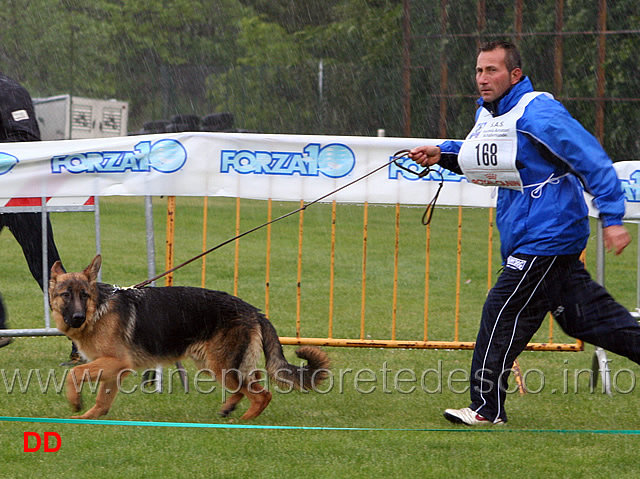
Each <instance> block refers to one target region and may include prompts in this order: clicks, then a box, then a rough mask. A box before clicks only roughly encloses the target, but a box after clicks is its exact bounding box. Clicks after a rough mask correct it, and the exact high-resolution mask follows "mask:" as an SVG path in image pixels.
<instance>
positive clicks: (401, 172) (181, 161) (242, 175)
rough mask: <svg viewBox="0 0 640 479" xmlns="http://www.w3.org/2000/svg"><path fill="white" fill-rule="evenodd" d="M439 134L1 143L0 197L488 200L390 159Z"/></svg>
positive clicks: (628, 176)
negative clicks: (419, 135)
mask: <svg viewBox="0 0 640 479" xmlns="http://www.w3.org/2000/svg"><path fill="white" fill-rule="evenodd" d="M441 141H442V140H439V139H425V138H388V137H357V136H317V135H308V136H307V135H264V134H252V133H172V134H158V135H140V136H126V137H116V138H98V139H84V140H57V141H42V142H24V143H2V144H0V196H2V197H3V198H4V199H2V200H0V203H2V204H11V202H12V201H14V202H15V199H16V198H32V197H35V198H47V199H50V198H58V197H60V198H63V197H67V198H73V197H76V198H87V197H92V196H147V195H151V196H158V195H164V196H167V195H174V196H228V197H241V198H247V199H262V200H264V199H273V200H282V201H300V200H303V201H306V202H308V201H315V200H316V199H318V198H320V197H323V196H325V195H327V194H328V193H330V192H332V191H334V190H337V189H339V188H341V187H342V186H344V185H347V184H350V183H352V184H350V186H348V187H346V188H344V189H342V190H340V191H339V192H337V193H335V194H334V195H330V196H328V197H327V198H325V199H324V201H333V200H334V199H335V200H337V201H338V202H347V203H364V202H369V203H374V204H375V203H379V204H395V203H400V204H403V205H425V204H427V203H429V202H430V201H431V199H432V198H433V196H434V195H435V193H436V192H437V190H438V187H439V184H440V182H441V181H442V182H443V183H444V187H443V188H442V191H441V193H440V196H439V198H438V205H441V206H445V205H448V206H458V205H461V206H476V207H490V206H495V196H496V188H495V187H483V186H478V185H473V184H470V183H469V182H468V181H467V180H466V178H464V177H463V176H460V175H456V174H453V173H451V172H449V171H447V170H444V169H441V168H439V167H438V168H436V171H434V172H431V173H429V174H428V175H426V176H425V177H423V178H419V177H418V176H417V175H416V174H413V173H411V172H409V171H406V170H405V169H403V168H401V167H400V166H404V167H405V168H408V169H410V170H413V171H416V172H418V170H420V168H418V166H417V165H416V164H415V163H413V162H412V161H411V160H409V159H408V158H403V159H401V160H400V161H399V163H400V166H397V165H396V164H395V163H393V162H392V161H391V160H392V159H393V157H394V154H395V153H396V152H397V151H399V150H402V149H410V148H413V147H415V146H420V145H425V144H437V143H440V142H441ZM615 167H616V171H617V172H618V176H619V177H620V179H621V182H622V188H623V190H624V193H625V197H626V199H627V217H628V218H629V219H640V207H639V204H640V184H639V183H637V180H638V179H640V162H619V163H616V164H615ZM378 169H379V171H376V172H375V173H373V174H371V175H369V173H371V172H372V171H374V170H378ZM367 175H368V176H367ZM360 178H362V179H361V180H360ZM356 180H358V181H356ZM82 201H84V200H82ZM18 203H19V202H18ZM588 203H589V204H590V203H591V201H588ZM592 214H595V211H592Z"/></svg>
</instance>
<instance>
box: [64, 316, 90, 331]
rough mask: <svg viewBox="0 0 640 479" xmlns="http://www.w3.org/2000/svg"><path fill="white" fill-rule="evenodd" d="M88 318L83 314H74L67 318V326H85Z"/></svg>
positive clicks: (65, 319)
mask: <svg viewBox="0 0 640 479" xmlns="http://www.w3.org/2000/svg"><path fill="white" fill-rule="evenodd" d="M85 319H86V316H85V315H84V314H82V313H73V314H72V315H70V317H69V316H65V318H64V322H65V323H67V326H69V327H70V328H79V327H80V326H82V325H83V324H84V321H85Z"/></svg>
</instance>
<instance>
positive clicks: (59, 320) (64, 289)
mask: <svg viewBox="0 0 640 479" xmlns="http://www.w3.org/2000/svg"><path fill="white" fill-rule="evenodd" d="M101 264H102V257H101V256H100V255H97V256H96V257H95V258H93V261H92V262H91V264H90V265H89V266H87V267H86V268H85V269H84V271H81V272H79V273H67V272H65V271H64V269H63V268H62V264H61V263H60V261H56V262H55V263H54V265H53V266H52V267H51V279H50V280H49V305H50V306H51V310H52V312H53V317H54V320H55V322H56V327H57V328H58V329H59V330H60V331H62V332H63V333H65V334H67V333H68V332H70V330H71V329H80V328H82V327H83V326H84V324H85V322H86V321H87V319H90V318H91V317H92V316H93V314H94V312H95V308H96V298H97V283H96V278H97V277H98V271H100V265H101Z"/></svg>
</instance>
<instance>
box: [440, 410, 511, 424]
mask: <svg viewBox="0 0 640 479" xmlns="http://www.w3.org/2000/svg"><path fill="white" fill-rule="evenodd" d="M444 417H445V418H446V419H448V420H449V421H451V422H453V423H456V424H466V425H467V426H480V425H491V424H504V421H503V420H502V419H500V418H498V419H496V420H495V422H491V421H489V420H488V419H487V418H485V417H483V416H481V415H480V414H478V413H477V412H475V411H474V410H473V409H471V408H468V407H465V408H462V409H445V411H444Z"/></svg>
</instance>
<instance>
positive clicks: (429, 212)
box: [133, 150, 444, 288]
mask: <svg viewBox="0 0 640 479" xmlns="http://www.w3.org/2000/svg"><path fill="white" fill-rule="evenodd" d="M408 156H409V150H400V151H397V152H396V153H395V154H394V155H393V158H392V159H391V161H389V162H388V163H384V164H383V165H382V166H379V167H378V168H376V169H374V170H372V171H370V172H369V173H367V174H365V175H363V176H361V177H359V178H356V179H355V180H353V181H351V182H350V183H347V184H345V185H342V186H341V187H340V188H336V189H335V190H333V191H331V192H330V193H327V194H326V195H323V196H321V197H320V198H317V199H315V200H313V201H311V202H309V203H307V204H305V205H303V206H301V207H300V208H298V209H296V210H293V211H290V212H289V213H285V214H284V215H282V216H279V217H277V218H275V219H273V220H271V221H268V222H266V223H263V224H261V225H259V226H256V227H255V228H252V229H250V230H247V231H245V232H244V233H240V234H239V235H236V236H234V237H233V238H230V239H228V240H226V241H223V242H222V243H220V244H217V245H216V246H213V247H212V248H209V249H208V250H206V251H203V252H202V253H200V254H198V255H196V256H194V257H193V258H191V259H188V260H187V261H184V262H183V263H180V264H179V265H177V266H174V267H173V268H171V269H168V270H167V271H165V272H164V273H161V274H159V275H157V276H154V277H153V278H150V279H147V280H146V281H143V282H141V283H138V284H136V285H134V286H133V288H142V287H144V286H147V285H148V284H151V283H153V282H154V281H156V280H158V279H160V278H163V277H165V276H166V275H168V274H171V273H173V272H174V271H176V270H178V269H180V268H182V267H183V266H186V265H188V264H190V263H193V262H194V261H196V260H197V259H200V258H202V257H203V256H206V255H208V254H209V253H211V252H213V251H215V250H217V249H219V248H222V247H223V246H225V245H227V244H229V243H232V242H233V241H235V240H237V239H240V238H242V237H243V236H247V235H248V234H251V233H253V232H255V231H258V230H259V229H261V228H264V227H265V226H268V225H270V224H273V223H275V222H276V221H280V220H283V219H285V218H288V217H289V216H293V215H295V214H296V213H300V212H301V211H304V210H306V209H307V208H308V207H309V206H311V205H314V204H316V203H319V202H320V201H322V200H324V199H326V198H328V197H329V196H331V195H333V194H336V193H338V192H339V191H342V190H344V189H345V188H348V187H349V186H351V185H353V184H355V183H357V182H359V181H362V180H364V179H365V178H367V177H369V176H371V175H373V174H374V173H377V172H378V171H380V170H382V169H384V168H386V167H387V166H389V165H390V164H391V163H395V165H396V166H397V167H398V168H401V169H403V170H406V171H409V172H410V173H412V174H414V175H418V178H423V177H424V176H426V175H428V174H429V173H430V172H432V171H433V172H436V173H438V174H439V175H440V185H439V186H438V191H437V192H436V194H435V196H434V197H433V199H432V200H431V203H429V205H428V206H427V209H426V211H425V212H424V214H423V215H422V224H423V225H425V226H426V225H428V224H429V223H430V222H431V217H432V216H433V209H434V207H435V205H436V201H437V199H438V195H439V194H440V190H441V189H442V185H443V183H444V178H443V176H442V173H441V172H440V171H438V170H435V169H432V168H430V167H427V168H425V169H424V170H422V171H420V172H416V171H414V170H411V169H409V168H407V167H405V166H403V165H401V164H400V163H399V162H398V160H400V159H402V158H406V157H408Z"/></svg>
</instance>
